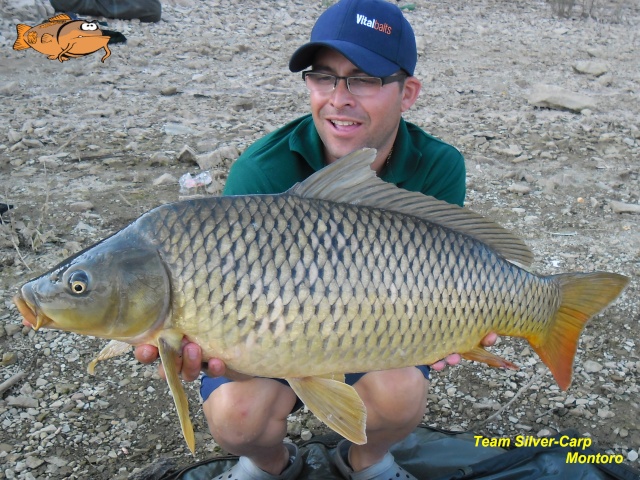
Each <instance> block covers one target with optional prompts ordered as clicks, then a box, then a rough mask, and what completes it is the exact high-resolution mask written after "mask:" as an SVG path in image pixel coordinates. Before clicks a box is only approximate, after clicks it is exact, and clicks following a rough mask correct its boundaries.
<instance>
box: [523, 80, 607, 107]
mask: <svg viewBox="0 0 640 480" xmlns="http://www.w3.org/2000/svg"><path fill="white" fill-rule="evenodd" d="M527 100H528V102H529V103H530V104H531V105H533V106H535V107H545V108H553V109H558V110H569V111H571V112H576V113H580V112H582V111H583V110H585V109H591V110H593V109H595V107H596V101H595V100H594V99H593V98H592V97H589V96H588V95H584V94H581V93H576V92H572V91H570V90H567V89H564V88H562V87H558V86H554V85H543V84H538V85H534V87H533V88H532V91H531V93H530V94H529V96H528V97H527Z"/></svg>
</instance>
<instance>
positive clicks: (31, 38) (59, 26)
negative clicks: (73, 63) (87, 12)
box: [13, 13, 111, 62]
mask: <svg viewBox="0 0 640 480" xmlns="http://www.w3.org/2000/svg"><path fill="white" fill-rule="evenodd" d="M16 29H17V30H18V39H17V40H16V41H15V43H14V44H13V49H14V50H25V49H27V48H33V49H34V50H35V51H37V52H40V53H43V54H45V55H47V58H49V59H50V60H56V59H57V60H59V61H60V62H64V61H66V60H69V59H70V58H75V57H84V56H85V55H91V54H92V53H94V52H97V51H98V50H100V49H101V48H104V51H105V55H104V57H102V62H104V61H105V60H106V59H107V58H109V57H110V56H111V51H110V50H109V47H108V46H107V43H108V42H109V38H110V37H109V36H107V35H104V34H103V32H102V30H100V27H98V23H97V22H95V21H91V22H89V21H86V20H73V19H72V18H71V17H69V15H66V14H64V13H63V14H60V15H56V16H55V17H51V18H50V19H49V20H47V21H46V22H44V23H42V24H40V25H37V26H35V27H30V26H29V25H24V24H22V23H20V24H18V25H17V27H16Z"/></svg>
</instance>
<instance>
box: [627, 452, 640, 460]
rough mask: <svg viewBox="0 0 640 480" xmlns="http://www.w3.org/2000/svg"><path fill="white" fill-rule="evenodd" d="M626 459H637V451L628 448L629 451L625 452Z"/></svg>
mask: <svg viewBox="0 0 640 480" xmlns="http://www.w3.org/2000/svg"><path fill="white" fill-rule="evenodd" d="M627 460H629V461H630V462H635V461H636V460H638V452H636V451H635V450H629V453H627Z"/></svg>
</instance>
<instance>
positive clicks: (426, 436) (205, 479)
mask: <svg viewBox="0 0 640 480" xmlns="http://www.w3.org/2000/svg"><path fill="white" fill-rule="evenodd" d="M550 438H551V437H550ZM553 438H555V439H560V438H569V439H578V438H581V436H580V435H579V434H578V432H576V431H574V430H568V431H565V432H562V433H560V434H558V435H556V436H555V437H553ZM339 440H341V437H340V436H338V435H337V434H329V435H324V436H321V437H317V438H315V439H313V440H310V441H308V442H305V443H303V444H301V445H300V452H301V454H302V456H303V458H304V460H305V466H304V470H303V472H302V475H301V476H300V479H305V480H328V479H333V478H335V479H339V478H341V477H340V476H339V475H338V471H337V470H336V468H335V467H334V466H333V461H332V459H331V458H332V454H333V450H334V448H335V446H336V445H337V443H338V441H339ZM476 443H477V442H476V439H475V438H474V434H473V433H468V432H465V433H455V432H447V431H443V430H437V429H433V428H429V427H426V426H420V427H418V428H417V429H416V430H415V432H414V433H412V434H411V435H409V436H408V437H407V438H406V439H405V440H403V441H402V442H400V443H398V444H396V445H394V447H393V448H392V449H391V453H393V455H394V457H395V459H396V462H397V463H398V464H400V465H401V466H402V467H403V468H404V469H405V470H407V471H408V472H410V473H411V474H413V475H414V476H415V477H416V478H418V479H420V480H423V479H424V480H427V479H435V480H454V479H458V480H464V479H483V480H534V479H535V480H537V479H541V478H544V479H558V480H560V479H562V480H565V479H568V478H570V479H572V480H573V479H581V480H591V479H593V480H610V479H622V480H639V479H640V471H638V470H635V469H633V468H631V467H630V466H629V465H627V464H617V463H606V464H605V463H579V462H576V463H567V455H568V454H570V455H575V454H577V455H597V454H598V453H600V454H601V455H602V454H604V452H602V451H600V450H597V449H595V448H591V447H589V448H587V449H584V450H583V449H582V448H576V447H568V446H566V447H563V446H558V445H556V446H553V447H542V446H537V447H518V448H507V449H505V448H498V447H482V446H476ZM554 443H558V442H557V441H556V442H554ZM563 443H566V442H563ZM607 457H608V456H607ZM237 458H238V457H236V456H224V457H216V458H212V459H208V460H205V461H202V462H200V463H198V464H195V465H189V466H188V467H186V468H182V469H176V468H170V471H166V470H165V472H158V471H156V472H155V473H150V471H149V473H148V474H146V476H145V473H144V472H140V473H139V474H138V475H135V476H134V477H131V480H209V479H211V478H213V477H215V476H216V475H220V474H221V473H223V472H224V471H226V470H228V469H229V468H231V467H232V466H233V465H234V464H235V462H236V461H237ZM578 458H580V459H582V460H584V459H585V458H586V457H578Z"/></svg>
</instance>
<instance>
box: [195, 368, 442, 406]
mask: <svg viewBox="0 0 640 480" xmlns="http://www.w3.org/2000/svg"><path fill="white" fill-rule="evenodd" d="M416 368H417V369H418V370H420V371H421V372H422V375H424V378H426V379H427V380H429V370H430V369H429V367H428V366H427V365H418V366H416ZM363 375H364V373H347V374H346V375H345V376H344V382H345V383H346V384H347V385H353V384H354V383H356V382H357V381H358V380H360V379H361V378H362V376H363ZM273 380H276V381H278V382H280V383H282V384H283V385H289V383H287V381H286V380H283V379H282V378H274V379H273ZM229 382H233V380H231V379H229V378H227V377H209V376H207V375H202V378H201V381H200V395H201V396H202V401H203V402H204V401H205V400H206V399H207V398H209V395H211V394H212V393H213V391H214V390H215V389H216V388H218V387H219V386H221V385H224V384H225V383H229ZM300 407H302V402H301V401H300V399H298V400H297V401H296V404H295V406H294V407H293V410H292V411H296V410H298V409H299V408H300Z"/></svg>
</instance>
